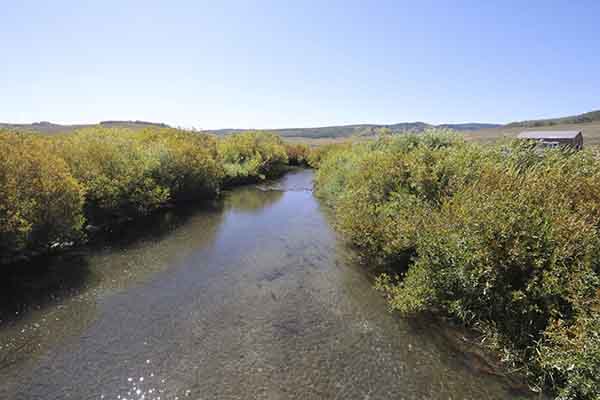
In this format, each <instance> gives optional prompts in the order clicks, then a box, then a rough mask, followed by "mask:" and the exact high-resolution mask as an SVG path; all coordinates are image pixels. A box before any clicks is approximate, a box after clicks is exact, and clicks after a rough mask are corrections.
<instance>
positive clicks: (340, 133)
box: [0, 110, 600, 139]
mask: <svg viewBox="0 0 600 400" xmlns="http://www.w3.org/2000/svg"><path fill="white" fill-rule="evenodd" d="M592 122H600V110H598V111H591V112H587V113H584V114H579V115H573V116H569V117H562V118H552V119H539V120H530V121H519V122H512V123H510V124H507V125H500V124H487V123H479V122H467V123H462V124H439V125H433V124H428V123H426V122H420V121H417V122H400V123H397V124H354V125H335V126H323V127H317V128H286V129H261V130H264V131H267V132H272V133H275V134H278V135H280V136H282V137H289V138H312V139H320V138H333V139H335V138H345V137H351V136H361V137H368V136H375V135H377V134H378V133H379V132H380V131H381V130H382V129H389V130H390V131H391V132H392V133H402V132H423V131H424V130H426V129H429V128H447V129H454V130H456V131H462V132H475V131H479V130H486V129H492V130H493V129H495V128H534V127H544V126H548V127H550V126H554V125H565V124H570V125H572V124H584V123H592ZM94 126H106V127H115V128H116V127H123V128H130V129H143V128H148V127H160V128H167V127H169V125H167V124H164V123H160V122H149V121H140V120H130V121H129V120H107V121H101V122H100V123H98V124H80V125H61V124H54V123H52V122H48V121H41V122H34V123H32V124H10V123H0V128H7V129H17V130H24V131H30V132H38V133H45V134H55V133H61V132H71V131H73V130H76V129H82V128H89V127H94ZM248 130H253V129H213V130H205V131H204V132H206V133H212V134H215V135H229V134H232V133H238V132H244V131H248Z"/></svg>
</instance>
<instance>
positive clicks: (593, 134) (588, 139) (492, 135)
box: [464, 122, 600, 146]
mask: <svg viewBox="0 0 600 400" xmlns="http://www.w3.org/2000/svg"><path fill="white" fill-rule="evenodd" d="M572 130H581V131H583V143H584V146H586V145H587V146H597V145H600V122H592V123H588V124H564V125H553V126H540V127H535V128H506V127H501V128H493V129H481V130H478V131H473V132H466V133H465V134H464V135H465V137H466V138H467V140H475V141H480V142H483V143H490V142H495V141H498V140H500V139H502V138H505V137H515V136H517V135H518V134H519V133H521V132H523V131H572Z"/></svg>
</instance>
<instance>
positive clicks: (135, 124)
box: [0, 120, 169, 134]
mask: <svg viewBox="0 0 600 400" xmlns="http://www.w3.org/2000/svg"><path fill="white" fill-rule="evenodd" d="M95 126H104V127H109V128H130V129H143V128H148V127H159V128H168V127H169V125H167V124H164V123H161V122H148V121H139V120H135V121H119V120H114V121H110V120H109V121H101V122H100V123H98V124H76V125H61V124H55V123H52V122H48V121H40V122H33V123H31V124H10V123H4V122H0V129H1V128H4V129H15V130H22V131H29V132H35V133H44V134H56V133H68V132H72V131H74V130H77V129H83V128H92V127H95Z"/></svg>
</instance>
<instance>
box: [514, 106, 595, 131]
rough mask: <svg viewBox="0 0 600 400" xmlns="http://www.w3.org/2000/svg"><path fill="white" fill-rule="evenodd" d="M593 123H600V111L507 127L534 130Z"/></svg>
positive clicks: (518, 123)
mask: <svg viewBox="0 0 600 400" xmlns="http://www.w3.org/2000/svg"><path fill="white" fill-rule="evenodd" d="M591 122H600V110H597V111H590V112H587V113H584V114H579V115H572V116H570V117H562V118H551V119H536V120H530V121H519V122H512V123H510V124H508V125H506V127H508V128H534V127H540V126H554V125H565V124H586V123H591Z"/></svg>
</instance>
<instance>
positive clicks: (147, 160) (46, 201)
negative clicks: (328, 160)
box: [0, 127, 309, 262]
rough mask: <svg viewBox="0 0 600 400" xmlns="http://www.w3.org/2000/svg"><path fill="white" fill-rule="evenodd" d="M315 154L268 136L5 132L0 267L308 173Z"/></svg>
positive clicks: (0, 138) (0, 134)
mask: <svg viewBox="0 0 600 400" xmlns="http://www.w3.org/2000/svg"><path fill="white" fill-rule="evenodd" d="M308 152H309V150H308V147H306V146H303V145H286V144H284V143H283V142H282V141H281V139H280V138H279V137H278V136H275V135H273V134H268V133H261V132H245V133H241V134H237V135H230V136H226V137H224V138H221V139H219V138H217V137H216V136H213V135H206V134H201V133H194V132H185V131H180V130H176V129H170V128H160V127H150V128H147V129H144V130H130V129H125V128H107V127H97V128H88V129H83V130H79V131H77V132H75V133H69V134H64V135H55V136H44V135H37V134H29V133H19V132H14V131H0V259H1V260H2V261H3V262H10V261H13V260H15V259H16V258H18V257H22V256H26V255H31V254H39V253H44V252H46V251H48V250H50V249H51V248H53V247H60V246H62V245H64V244H65V243H78V242H82V241H84V240H85V239H86V238H87V237H88V236H89V235H90V234H91V232H92V231H93V230H90V227H98V226H110V225H111V224H114V223H118V222H121V221H123V220H127V219H131V218H136V217H140V216H143V215H147V214H149V213H151V212H153V211H155V210H157V209H158V208H161V207H163V206H165V205H166V204H172V203H177V202H184V201H185V202H189V201H197V200H203V199H210V198H214V197H216V196H218V195H219V193H220V190H221V188H222V187H224V186H225V185H235V184H241V183H246V182H252V181H258V180H263V179H267V178H269V177H273V176H276V175H277V174H280V173H281V172H283V170H284V169H285V167H286V166H287V165H288V164H293V165H304V164H306V162H307V157H308ZM86 228H87V229H86Z"/></svg>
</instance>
